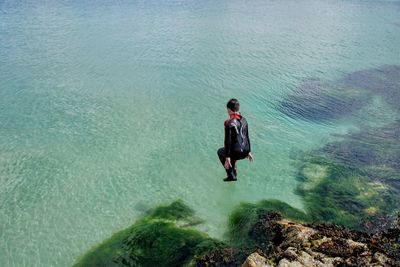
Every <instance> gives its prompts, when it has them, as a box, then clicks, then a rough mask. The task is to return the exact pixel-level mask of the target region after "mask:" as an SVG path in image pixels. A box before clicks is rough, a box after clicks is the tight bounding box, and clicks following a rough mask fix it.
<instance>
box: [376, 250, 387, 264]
mask: <svg viewBox="0 0 400 267" xmlns="http://www.w3.org/2000/svg"><path fill="white" fill-rule="evenodd" d="M374 260H375V261H376V262H377V263H379V264H382V265H383V266H386V265H387V264H388V263H389V261H390V260H389V258H388V257H386V256H385V255H384V254H382V253H379V252H376V253H375V254H374Z"/></svg>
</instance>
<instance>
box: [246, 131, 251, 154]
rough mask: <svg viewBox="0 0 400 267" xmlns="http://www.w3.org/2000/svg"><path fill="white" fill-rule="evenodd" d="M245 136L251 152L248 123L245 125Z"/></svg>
mask: <svg viewBox="0 0 400 267" xmlns="http://www.w3.org/2000/svg"><path fill="white" fill-rule="evenodd" d="M246 137H247V142H249V152H251V146H250V137H249V124H247V127H246Z"/></svg>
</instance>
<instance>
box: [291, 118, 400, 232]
mask: <svg viewBox="0 0 400 267" xmlns="http://www.w3.org/2000/svg"><path fill="white" fill-rule="evenodd" d="M341 138H342V140H340V141H336V142H332V143H328V144H326V145H325V146H323V147H322V148H320V149H318V150H315V151H311V152H309V153H307V154H305V155H303V156H302V160H301V162H302V163H301V164H302V165H301V166H300V167H299V173H298V179H299V180H300V181H301V182H302V183H301V185H300V186H299V188H298V193H299V194H300V195H302V196H303V198H304V202H305V206H306V210H307V214H308V215H309V216H311V218H312V220H313V221H325V222H331V223H335V224H340V225H344V226H347V227H351V228H355V229H361V230H364V231H373V230H374V229H375V228H382V227H384V224H385V223H388V222H390V217H393V216H394V215H395V214H396V212H398V211H399V207H400V195H399V193H400V186H399V185H400V182H399V180H400V176H399V175H400V122H399V121H396V122H393V123H391V124H388V125H385V126H383V127H379V128H372V127H364V128H361V129H360V130H359V131H357V132H353V133H348V134H346V135H344V136H341Z"/></svg>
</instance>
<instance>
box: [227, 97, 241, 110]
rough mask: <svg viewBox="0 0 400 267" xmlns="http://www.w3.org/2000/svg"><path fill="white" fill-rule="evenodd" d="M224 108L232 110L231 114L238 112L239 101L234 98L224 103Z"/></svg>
mask: <svg viewBox="0 0 400 267" xmlns="http://www.w3.org/2000/svg"><path fill="white" fill-rule="evenodd" d="M226 107H227V108H229V109H230V110H232V111H233V112H237V111H239V107H240V105H239V101H238V100H237V99H236V98H232V99H231V100H229V101H228V103H226Z"/></svg>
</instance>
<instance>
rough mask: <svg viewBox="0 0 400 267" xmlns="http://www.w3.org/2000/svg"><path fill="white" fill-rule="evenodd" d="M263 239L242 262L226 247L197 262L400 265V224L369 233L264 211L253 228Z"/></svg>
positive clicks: (290, 266) (254, 266) (291, 266)
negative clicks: (305, 221) (306, 222)
mask: <svg viewBox="0 0 400 267" xmlns="http://www.w3.org/2000/svg"><path fill="white" fill-rule="evenodd" d="M252 232H253V234H256V235H258V238H259V240H261V239H264V242H263V243H259V244H258V248H257V249H255V250H254V252H253V253H251V254H250V255H249V256H248V257H247V258H246V259H245V260H244V262H243V263H242V264H240V262H238V258H237V257H238V255H239V254H240V253H239V252H238V251H235V249H233V248H229V249H227V248H224V249H221V250H219V251H214V252H212V253H210V254H207V255H203V256H202V257H199V258H197V262H196V266H242V267H275V266H277V267H300V266H306V267H314V266H315V267H319V266H400V228H399V227H398V226H397V227H396V228H393V229H389V230H387V231H383V232H379V233H375V234H366V233H362V232H359V231H355V230H350V229H348V228H345V227H340V226H334V225H328V224H301V223H296V222H293V221H290V220H287V219H284V218H283V217H282V216H281V215H280V214H279V213H275V212H272V213H267V214H263V215H262V216H261V217H260V219H259V221H258V222H257V223H256V225H255V226H254V228H253V229H252Z"/></svg>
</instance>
